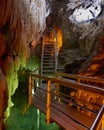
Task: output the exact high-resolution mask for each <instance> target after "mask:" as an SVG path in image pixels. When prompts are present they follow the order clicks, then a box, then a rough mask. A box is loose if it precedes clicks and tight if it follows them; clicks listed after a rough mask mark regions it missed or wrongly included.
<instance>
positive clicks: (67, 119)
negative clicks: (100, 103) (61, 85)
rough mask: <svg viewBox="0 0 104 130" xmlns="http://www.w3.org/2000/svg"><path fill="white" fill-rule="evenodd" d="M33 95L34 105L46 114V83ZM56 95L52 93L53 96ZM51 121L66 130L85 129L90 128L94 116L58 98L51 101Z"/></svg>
mask: <svg viewBox="0 0 104 130" xmlns="http://www.w3.org/2000/svg"><path fill="white" fill-rule="evenodd" d="M40 88H42V90H41V89H39V90H37V92H36V94H35V95H34V96H33V97H32V105H33V106H35V107H36V108H38V109H39V110H40V111H42V112H43V113H44V114H46V104H47V103H46V93H45V91H43V89H44V90H46V84H43V85H42V86H41V87H40ZM53 97H54V96H53V95H52V98H53ZM51 121H54V122H56V123H57V124H59V125H60V126H62V127H63V128H64V129H65V130H85V129H86V128H87V129H88V128H90V126H91V125H92V123H93V121H94V118H92V117H89V116H86V115H84V114H82V113H81V112H79V111H78V110H77V108H76V107H75V106H71V107H69V106H68V105H67V104H65V103H62V102H60V101H58V100H56V99H54V98H53V99H52V103H51Z"/></svg>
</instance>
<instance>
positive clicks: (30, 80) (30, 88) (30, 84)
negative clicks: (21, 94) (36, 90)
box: [29, 76, 32, 105]
mask: <svg viewBox="0 0 104 130" xmlns="http://www.w3.org/2000/svg"><path fill="white" fill-rule="evenodd" d="M31 104H32V77H31V76H29V105H31Z"/></svg>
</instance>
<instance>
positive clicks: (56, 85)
mask: <svg viewBox="0 0 104 130" xmlns="http://www.w3.org/2000/svg"><path fill="white" fill-rule="evenodd" d="M55 87H56V99H57V100H58V101H60V98H59V95H60V85H59V83H56V84H55Z"/></svg>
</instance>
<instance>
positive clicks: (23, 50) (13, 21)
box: [0, 0, 46, 121]
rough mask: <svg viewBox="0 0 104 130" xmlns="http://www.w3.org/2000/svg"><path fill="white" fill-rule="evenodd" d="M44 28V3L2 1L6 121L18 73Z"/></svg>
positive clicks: (0, 57) (0, 54) (0, 59)
mask: <svg viewBox="0 0 104 130" xmlns="http://www.w3.org/2000/svg"><path fill="white" fill-rule="evenodd" d="M45 26H46V3H45V0H32V1H30V0H0V70H2V72H3V75H4V76H5V78H6V80H7V84H8V95H9V99H8V109H7V111H6V117H8V116H9V114H10V107H12V106H13V103H12V101H11V96H12V95H13V94H14V92H15V90H16V88H17V87H18V75H17V71H18V69H19V67H20V66H21V67H23V66H25V65H26V60H27V58H29V55H30V43H31V42H32V41H33V40H35V43H36V42H37V41H38V39H39V38H40V36H41V35H42V33H43V31H44V29H45ZM1 94H2V91H1V89H0V95H1ZM0 101H1V99H0ZM1 102H2V101H1ZM0 107H1V106H0ZM1 117H2V115H1V114H0V118H1ZM0 121H1V120H0Z"/></svg>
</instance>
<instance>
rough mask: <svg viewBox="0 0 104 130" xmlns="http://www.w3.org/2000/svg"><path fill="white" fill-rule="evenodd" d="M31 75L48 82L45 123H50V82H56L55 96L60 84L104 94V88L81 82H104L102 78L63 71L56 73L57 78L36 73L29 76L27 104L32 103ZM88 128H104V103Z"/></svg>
mask: <svg viewBox="0 0 104 130" xmlns="http://www.w3.org/2000/svg"><path fill="white" fill-rule="evenodd" d="M33 77H34V78H39V79H43V80H45V81H48V84H47V112H46V118H47V119H46V120H47V123H50V120H51V115H50V113H51V112H50V111H51V105H50V104H51V94H52V93H51V83H55V84H56V85H55V87H56V90H57V93H56V97H58V96H59V95H58V93H59V91H58V90H59V87H60V85H63V87H64V86H65V87H69V88H73V89H76V90H77V89H80V90H86V91H89V92H92V93H97V94H100V95H102V96H103V95H104V88H101V87H97V86H92V85H88V84H85V83H83V81H90V82H95V83H104V80H102V79H98V78H88V77H85V76H78V75H70V74H65V73H57V78H50V77H46V76H42V75H41V76H40V75H36V74H31V75H30V77H29V104H31V103H32V87H33V82H32V78H33ZM62 77H67V78H69V79H67V80H66V79H65V78H62ZM73 79H74V80H73ZM73 81H75V82H73ZM81 82H82V83H81ZM58 98H59V97H58ZM76 105H77V104H76ZM91 112H92V111H91ZM100 128H101V129H100ZM88 129H89V130H103V129H104V105H103V104H102V107H101V109H100V111H99V112H98V114H97V116H96V119H95V121H94V122H93V124H92V126H91V128H88Z"/></svg>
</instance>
